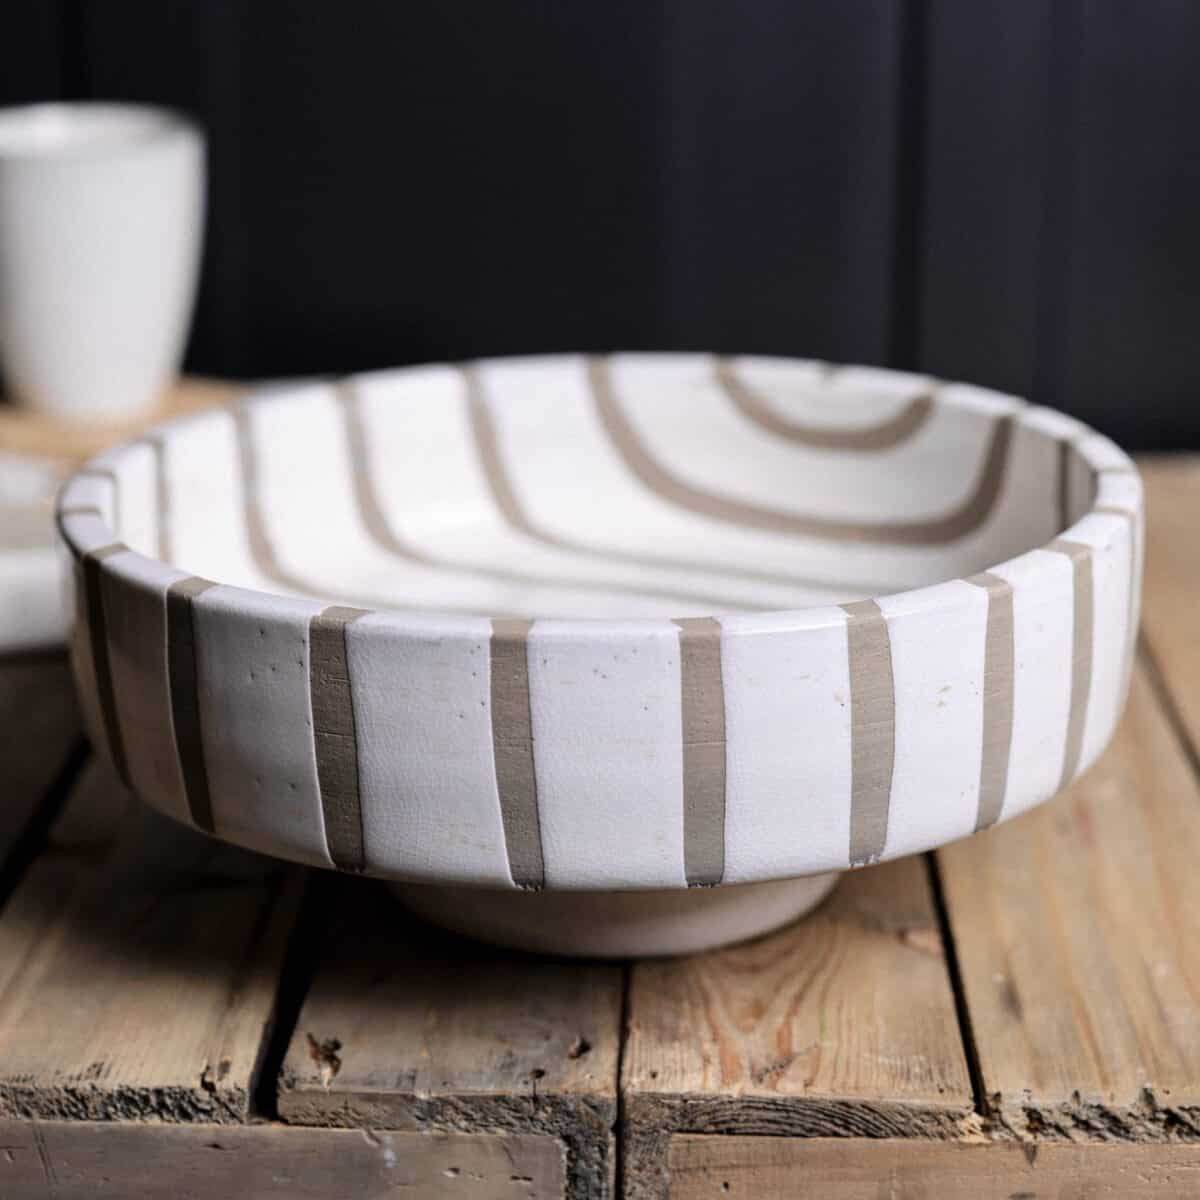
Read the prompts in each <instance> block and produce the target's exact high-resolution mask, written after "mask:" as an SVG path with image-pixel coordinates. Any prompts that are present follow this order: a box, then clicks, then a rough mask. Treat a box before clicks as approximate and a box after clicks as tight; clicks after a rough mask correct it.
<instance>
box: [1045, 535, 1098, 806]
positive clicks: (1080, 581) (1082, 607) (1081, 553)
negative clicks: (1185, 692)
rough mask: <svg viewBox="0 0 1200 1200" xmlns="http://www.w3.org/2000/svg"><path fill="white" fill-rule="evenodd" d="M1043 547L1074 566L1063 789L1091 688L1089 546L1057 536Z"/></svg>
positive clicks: (1071, 773)
mask: <svg viewBox="0 0 1200 1200" xmlns="http://www.w3.org/2000/svg"><path fill="white" fill-rule="evenodd" d="M1046 549H1047V550H1053V551H1056V552H1057V553H1059V554H1065V555H1066V556H1067V557H1068V558H1069V559H1070V560H1071V565H1072V567H1073V580H1072V582H1073V593H1074V606H1073V608H1074V617H1073V621H1072V633H1071V708H1070V713H1069V715H1068V717H1067V737H1066V743H1065V745H1064V747H1063V766H1062V776H1061V777H1060V779H1059V784H1058V786H1059V787H1060V788H1064V787H1066V786H1067V784H1069V783H1070V782H1071V780H1073V779H1074V778H1075V776H1076V775H1077V774H1078V772H1079V755H1080V753H1081V752H1082V750H1083V731H1084V727H1085V726H1086V725H1087V712H1088V699H1089V695H1090V693H1091V690H1092V623H1093V608H1094V606H1093V600H1092V548H1091V547H1090V546H1085V545H1083V543H1082V542H1071V541H1067V540H1066V539H1064V538H1058V539H1057V540H1055V541H1053V542H1051V543H1050V544H1049V545H1048V546H1047V547H1046Z"/></svg>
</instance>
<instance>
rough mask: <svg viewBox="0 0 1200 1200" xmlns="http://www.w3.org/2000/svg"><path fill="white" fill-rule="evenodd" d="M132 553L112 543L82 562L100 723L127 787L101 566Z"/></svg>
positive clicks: (127, 775) (127, 766) (123, 546)
mask: <svg viewBox="0 0 1200 1200" xmlns="http://www.w3.org/2000/svg"><path fill="white" fill-rule="evenodd" d="M128 549H129V547H128V546H126V545H125V543H124V542H112V543H110V544H109V545H107V546H100V547H99V548H97V549H95V550H88V551H87V552H86V553H84V554H83V555H82V556H81V558H80V575H81V582H82V584H83V599H84V605H85V607H86V611H87V627H88V640H89V641H90V643H91V647H92V663H93V668H94V670H95V675H96V696H97V697H98V699H99V701H100V719H101V721H102V722H103V725H104V740H105V741H106V742H107V743H108V756H109V758H110V759H111V761H112V765H113V767H114V768H115V770H116V772H117V776H118V778H119V779H120V780H121V782H122V783H123V784H124V785H125V786H126V787H131V786H132V784H131V783H130V780H129V763H128V759H127V757H126V754H125V742H124V740H123V739H122V737H121V725H120V722H119V721H118V720H117V698H116V694H115V692H114V690H113V678H112V664H111V662H110V661H109V655H108V624H107V622H106V620H105V616H104V600H103V597H102V596H101V593H100V572H101V570H102V568H101V566H100V564H101V563H102V562H103V561H104V560H105V559H106V558H110V557H112V555H114V554H120V553H121V552H122V551H123V550H128Z"/></svg>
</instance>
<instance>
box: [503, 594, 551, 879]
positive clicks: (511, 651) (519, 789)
mask: <svg viewBox="0 0 1200 1200" xmlns="http://www.w3.org/2000/svg"><path fill="white" fill-rule="evenodd" d="M532 626H533V622H532V621H526V620H520V619H517V618H506V619H500V618H496V619H494V620H493V621H492V638H491V647H490V656H491V698H492V754H493V758H494V761H495V765H496V787H497V790H498V792H499V796H500V817H501V820H502V821H503V824H504V845H505V849H506V851H507V853H508V870H509V874H511V875H512V879H513V883H515V884H516V885H517V886H518V887H523V888H540V887H541V886H542V885H543V884H544V883H545V882H546V868H545V863H544V862H543V859H542V826H541V820H540V818H539V816H538V793H537V770H536V764H535V761H534V748H533V717H532V715H531V713H530V707H529V659H528V647H529V630H530V628H531V627H532Z"/></svg>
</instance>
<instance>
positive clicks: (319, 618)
mask: <svg viewBox="0 0 1200 1200" xmlns="http://www.w3.org/2000/svg"><path fill="white" fill-rule="evenodd" d="M364 615H365V610H363V609H361V608H343V607H340V606H337V605H335V606H333V607H331V608H327V609H325V610H324V611H323V612H320V613H318V614H317V615H316V616H314V617H313V618H312V620H311V621H310V622H309V626H308V689H309V697H310V702H311V705H312V723H313V748H314V750H315V752H316V759H317V783H318V785H319V787H320V790H321V809H322V812H323V813H324V816H325V843H326V845H327V846H328V847H329V857H330V858H331V859H332V860H333V865H334V866H335V867H337V868H338V869H339V870H341V871H361V870H362V869H363V868H364V866H365V865H366V858H365V854H364V848H363V826H362V804H361V801H360V797H359V791H358V738H357V733H356V730H355V725H354V696H353V685H352V683H351V680H350V668H349V666H348V664H347V661H346V626H347V625H349V624H350V622H351V621H355V620H357V619H358V618H359V617H361V616H364Z"/></svg>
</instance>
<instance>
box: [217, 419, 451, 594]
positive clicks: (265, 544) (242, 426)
mask: <svg viewBox="0 0 1200 1200" xmlns="http://www.w3.org/2000/svg"><path fill="white" fill-rule="evenodd" d="M253 403H255V401H254V400H253V399H249V400H241V401H239V402H238V403H237V404H236V405H235V406H234V408H233V418H234V427H235V430H236V437H237V452H238V463H239V467H240V472H241V481H242V518H243V522H244V525H245V529H246V544H247V546H248V547H249V550H250V558H251V560H252V561H253V563H254V565H255V567H256V568H257V569H258V570H259V571H260V572H261V573H262V574H263V575H264V576H266V578H268V579H273V580H274V581H275V582H276V583H278V584H279V585H280V586H281V587H282V588H283V589H284V590H285V591H289V592H298V593H300V594H301V595H305V596H312V595H320V596H323V597H325V598H326V599H330V600H337V599H341V600H347V601H354V602H355V603H358V604H369V605H371V607H372V608H391V609H399V610H405V609H411V608H413V607H414V606H413V605H409V604H405V603H404V602H403V601H402V600H399V599H397V598H395V597H390V596H380V597H374V596H363V595H358V594H355V595H347V594H345V593H343V592H341V591H339V590H338V589H336V588H331V587H328V586H327V585H326V584H324V583H322V582H316V581H309V580H307V579H304V578H303V577H302V576H300V575H297V574H295V572H293V571H290V570H288V569H287V568H286V567H285V566H284V565H283V564H282V563H281V562H280V561H279V556H278V554H276V552H275V547H274V545H273V544H272V542H271V538H270V535H269V534H268V532H267V523H266V520H265V519H264V517H263V511H262V504H261V502H260V499H259V487H260V482H259V473H258V452H257V448H256V447H255V444H254V431H253V429H251V427H250V414H249V409H248V407H247V406H248V405H251V404H253ZM438 608H439V610H441V611H444V612H474V611H475V610H474V609H470V608H463V607H461V606H458V605H454V604H449V603H447V604H439V605H438Z"/></svg>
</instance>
